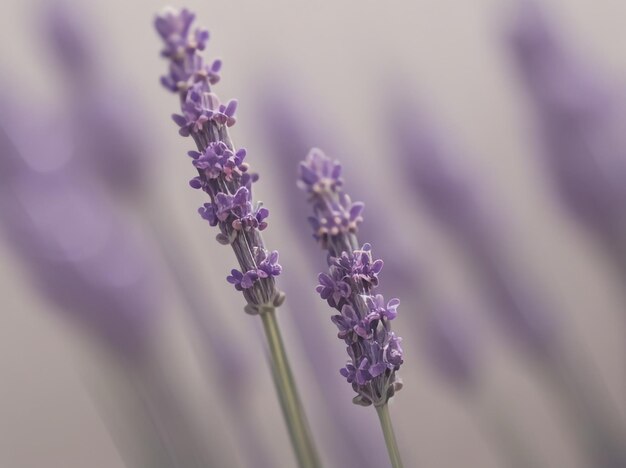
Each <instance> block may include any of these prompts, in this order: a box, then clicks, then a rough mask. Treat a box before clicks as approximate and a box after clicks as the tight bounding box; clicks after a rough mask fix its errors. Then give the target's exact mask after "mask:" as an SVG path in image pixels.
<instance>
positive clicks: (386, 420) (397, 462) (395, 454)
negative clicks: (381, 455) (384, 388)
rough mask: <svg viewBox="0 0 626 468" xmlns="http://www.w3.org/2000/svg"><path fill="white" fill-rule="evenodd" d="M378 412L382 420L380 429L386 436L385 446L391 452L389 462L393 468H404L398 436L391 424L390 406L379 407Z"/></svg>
mask: <svg viewBox="0 0 626 468" xmlns="http://www.w3.org/2000/svg"><path fill="white" fill-rule="evenodd" d="M376 412H377V413H378V419H379V420H380V427H381V429H382V430H383V435H384V436H385V444H386V445H387V452H389V461H390V462H391V466H392V468H402V467H403V466H404V465H402V459H401V458H400V450H398V443H397V442H396V435H395V434H394V432H393V425H392V424H391V416H390V415H389V405H388V404H387V403H385V404H384V405H381V406H377V407H376Z"/></svg>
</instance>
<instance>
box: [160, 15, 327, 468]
mask: <svg viewBox="0 0 626 468" xmlns="http://www.w3.org/2000/svg"><path fill="white" fill-rule="evenodd" d="M193 19H194V15H193V14H192V13H191V12H189V11H188V10H185V9H183V10H181V11H167V12H165V13H164V14H163V15H161V16H159V17H157V19H156V21H155V27H156V29H157V32H158V33H159V35H160V36H161V38H162V39H163V41H164V44H165V47H164V49H163V50H162V56H163V57H165V58H167V59H168V60H169V61H170V69H169V73H168V75H166V76H164V77H163V78H162V80H161V82H162V84H163V85H164V86H165V87H166V88H167V89H169V90H170V91H172V92H174V93H176V94H178V96H179V98H180V102H181V110H182V115H174V116H173V117H174V121H175V122H176V123H177V124H178V125H179V127H180V131H179V133H180V134H181V135H182V136H192V138H193V140H194V141H195V143H196V146H197V148H198V151H190V152H189V156H190V157H191V158H192V160H193V165H194V167H195V168H196V169H197V172H198V176H197V177H195V178H194V179H193V180H192V181H191V186H192V187H193V188H196V189H202V190H203V191H204V192H206V193H207V194H208V195H209V197H210V202H209V203H205V204H204V206H203V207H202V208H200V210H199V212H200V215H201V216H202V218H203V219H205V220H207V221H208V222H209V224H210V225H211V226H218V227H219V230H220V232H219V234H218V235H217V240H218V242H219V243H221V244H223V245H230V246H231V247H232V249H233V251H234V253H235V256H236V258H237V260H238V262H239V266H240V268H241V270H238V269H233V270H232V271H231V274H230V276H228V278H227V281H228V282H229V283H231V284H233V285H234V287H235V288H236V289H237V290H238V291H241V292H242V293H243V295H244V297H245V299H246V302H247V305H246V307H245V310H246V312H247V313H249V314H252V315H261V318H262V320H263V323H264V330H265V332H266V337H267V340H268V343H269V346H270V352H271V356H272V359H273V363H272V365H273V370H274V377H275V379H274V380H275V384H276V387H277V389H278V394H279V398H280V400H281V403H282V408H283V414H284V416H285V420H286V422H287V426H288V428H289V429H290V431H289V433H290V436H291V441H292V444H293V446H294V450H295V452H296V457H297V458H298V462H299V464H300V466H301V467H307V468H313V467H318V466H320V462H319V459H318V456H317V453H316V450H315V447H314V444H313V442H312V438H311V436H310V433H309V428H308V423H307V421H306V417H305V415H304V411H303V408H302V404H301V402H300V398H299V396H298V392H297V390H296V387H295V383H294V380H293V377H292V376H291V370H290V367H289V364H288V360H287V354H286V352H285V349H284V346H283V344H282V340H281V338H280V334H279V333H278V325H277V322H276V319H275V315H274V314H275V309H276V307H278V306H280V305H281V304H282V302H283V301H284V294H283V293H282V292H280V291H279V290H278V289H277V287H276V283H275V277H276V276H278V275H280V273H281V271H282V267H281V266H280V265H279V264H278V252H277V251H273V252H268V251H267V250H266V249H265V246H264V243H263V239H262V237H261V231H262V230H264V229H265V228H266V227H267V221H266V218H267V217H268V216H269V210H267V208H264V207H262V205H261V204H260V203H258V204H256V205H253V202H252V184H253V183H254V182H256V181H257V180H258V176H257V175H256V174H251V173H250V172H248V168H249V167H248V164H247V163H245V162H244V158H245V157H246V151H245V150H244V149H239V150H236V149H235V148H234V145H233V142H232V140H231V138H230V135H229V132H228V127H231V126H232V125H234V124H235V116H234V114H235V110H236V107H237V102H236V101H233V100H231V101H230V102H229V103H228V104H226V105H224V104H220V102H219V100H218V98H217V96H216V95H215V94H214V93H213V92H212V89H211V86H212V85H214V84H215V83H217V82H218V81H219V75H218V72H219V70H220V68H221V61H219V60H215V61H214V62H213V63H212V64H210V65H209V64H205V63H204V60H203V58H202V56H201V55H200V54H199V51H202V50H204V49H205V47H206V43H207V41H208V38H209V33H208V31H206V30H204V29H201V28H198V29H196V30H195V31H194V32H193V35H191V34H190V27H191V23H192V21H193Z"/></svg>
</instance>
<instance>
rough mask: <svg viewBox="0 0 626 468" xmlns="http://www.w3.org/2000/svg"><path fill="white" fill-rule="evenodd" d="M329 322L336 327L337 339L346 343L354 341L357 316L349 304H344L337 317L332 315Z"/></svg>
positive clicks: (357, 323)
mask: <svg viewBox="0 0 626 468" xmlns="http://www.w3.org/2000/svg"><path fill="white" fill-rule="evenodd" d="M330 320H331V321H332V322H333V323H334V324H335V325H337V328H338V329H339V333H338V334H337V337H339V338H340V339H342V340H346V341H348V342H352V341H354V340H353V339H352V338H353V337H354V335H353V333H354V329H355V328H356V327H357V326H358V325H359V316H358V315H357V313H356V312H355V311H354V308H353V307H352V306H351V305H350V304H344V306H343V307H342V308H341V313H340V314H339V315H333V316H332V317H331V318H330Z"/></svg>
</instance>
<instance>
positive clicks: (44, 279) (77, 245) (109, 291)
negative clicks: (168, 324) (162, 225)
mask: <svg viewBox="0 0 626 468" xmlns="http://www.w3.org/2000/svg"><path fill="white" fill-rule="evenodd" d="M1 135H2V138H0V140H1V144H2V151H1V152H0V154H2V158H1V159H2V166H6V168H7V169H10V171H7V172H4V171H3V173H4V176H3V179H4V180H3V183H2V187H1V189H0V190H1V192H2V196H1V197H0V198H1V199H2V202H1V204H0V217H2V219H3V222H2V228H3V231H4V234H5V235H6V237H7V240H9V241H10V243H11V245H12V247H13V248H14V250H15V251H16V252H17V253H19V255H20V257H21V259H22V260H23V261H24V262H25V263H26V265H27V266H28V272H29V274H30V275H31V276H32V278H33V280H34V281H35V282H36V283H37V284H38V286H39V289H40V290H41V291H42V292H44V293H45V295H46V296H47V297H48V298H50V299H51V300H53V301H54V303H56V304H57V305H58V306H59V308H60V310H62V311H67V312H68V313H72V314H73V315H74V316H75V318H76V319H77V320H78V321H79V322H80V323H81V324H83V325H84V326H87V327H88V328H89V329H90V331H91V332H92V333H93V334H94V335H96V336H98V337H100V338H102V339H104V340H105V341H106V342H107V343H108V344H109V345H110V348H111V349H112V350H115V351H120V352H127V353H128V352H131V351H132V353H133V354H134V352H135V351H139V349H141V348H142V347H143V346H144V345H145V338H146V336H147V335H149V331H150V329H151V328H152V326H151V325H152V323H153V322H154V321H155V318H156V316H157V315H159V307H158V303H159V298H158V295H156V294H155V293H154V291H155V290H158V288H155V287H154V280H155V277H154V274H153V271H155V268H154V265H153V264H152V262H151V261H150V260H149V259H150V256H149V252H148V250H147V249H146V247H145V246H144V245H143V244H142V242H141V240H140V239H139V238H138V237H137V235H136V233H135V232H134V231H133V230H132V229H128V227H126V226H125V225H124V224H123V223H122V222H121V219H119V216H117V215H116V214H115V211H114V209H113V208H112V206H111V205H110V203H109V201H108V200H107V198H106V197H105V196H104V195H103V193H102V192H101V191H100V190H99V189H98V187H97V185H96V184H93V182H90V181H87V180H85V179H83V178H81V177H77V175H76V174H75V173H73V172H71V171H69V172H68V171H67V170H64V169H63V168H62V169H59V170H57V171H53V172H50V173H40V172H37V171H34V170H33V169H31V168H30V167H29V166H28V165H27V164H26V162H25V161H24V159H22V158H21V156H20V154H19V151H18V149H17V148H16V146H15V145H14V144H13V143H12V141H11V140H10V138H9V137H8V135H7V134H6V133H5V132H4V130H2V132H1ZM31 138H32V135H31Z"/></svg>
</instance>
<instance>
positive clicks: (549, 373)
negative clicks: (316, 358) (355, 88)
mask: <svg viewBox="0 0 626 468" xmlns="http://www.w3.org/2000/svg"><path fill="white" fill-rule="evenodd" d="M402 109H403V112H402V113H400V112H398V113H396V114H395V115H396V117H397V120H396V121H395V122H394V125H393V131H394V133H393V136H394V137H395V138H394V141H396V143H397V144H398V146H399V149H400V151H399V155H400V157H401V158H402V162H403V164H404V165H405V167H406V170H405V174H406V176H407V178H408V180H409V181H411V182H412V184H409V186H411V187H412V188H414V190H415V191H416V192H417V194H418V195H419V196H421V198H422V199H423V201H424V202H425V205H426V206H427V207H428V208H429V209H430V211H431V212H432V214H433V216H435V217H436V218H437V219H438V220H439V221H440V222H441V223H442V225H444V226H445V228H446V229H447V230H448V231H449V232H450V234H451V235H452V236H454V238H455V239H456V240H457V241H458V242H459V243H460V244H461V245H462V246H463V247H464V248H465V250H466V252H467V254H468V256H469V258H470V259H471V260H472V262H473V264H474V266H475V267H476V269H477V270H478V272H479V273H480V276H479V280H480V281H481V283H482V286H483V288H484V291H485V295H486V296H487V298H488V299H489V300H490V302H491V303H492V305H493V307H492V309H493V311H494V312H496V313H497V317H498V318H499V319H500V320H501V322H502V323H503V325H504V326H505V329H506V331H507V332H509V333H510V334H511V335H512V336H513V337H515V338H516V339H517V340H518V342H519V343H520V344H522V346H523V347H524V350H525V351H526V352H527V353H528V354H529V355H530V356H531V357H533V358H535V362H536V363H537V364H538V365H539V369H540V370H541V371H543V372H544V373H543V374H542V375H543V376H544V377H545V378H546V382H547V383H548V384H550V385H554V389H555V390H556V391H557V392H558V394H559V398H561V397H563V400H564V401H565V400H567V404H568V405H570V406H569V407H568V410H571V412H572V414H574V415H575V416H576V417H579V418H580V420H581V421H582V424H583V425H584V426H585V427H589V428H591V427H593V428H594V429H593V431H590V432H591V433H590V432H587V433H586V434H585V439H586V440H585V442H586V443H588V444H589V447H588V448H589V450H590V453H591V456H592V457H593V460H595V462H596V463H600V465H599V466H607V467H608V466H611V467H613V466H621V465H619V463H622V462H623V461H624V460H625V458H624V457H625V456H626V454H625V453H624V451H623V449H622V448H620V445H619V438H620V434H621V433H622V429H621V428H620V427H619V426H620V425H619V423H616V421H615V418H614V417H613V416H612V415H611V409H610V406H611V405H610V404H607V402H608V401H609V399H608V398H607V397H606V396H605V395H606V393H605V391H604V389H602V388H594V385H593V382H594V381H597V379H594V378H591V377H589V375H593V372H590V373H589V369H585V366H584V365H582V363H583V362H584V361H585V360H586V359H585V358H581V356H580V354H581V351H580V350H579V349H565V344H566V343H565V342H564V340H563V339H562V329H561V328H560V327H558V323H557V320H556V317H555V315H554V313H553V311H552V309H548V308H546V307H545V304H544V303H543V302H542V301H541V298H542V296H541V295H540V294H539V293H538V292H537V290H535V289H533V288H531V285H529V284H528V281H527V279H526V278H524V277H520V276H519V275H517V274H516V271H515V270H514V269H513V267H512V266H511V264H510V262H509V258H508V256H507V251H506V245H505V243H504V241H505V239H506V237H505V236H504V235H503V232H502V230H501V225H503V223H498V222H496V221H497V220H498V219H500V218H499V217H498V216H497V214H496V213H495V212H494V211H493V210H491V209H490V208H491V207H489V206H487V205H486V203H484V199H483V198H482V194H481V193H480V191H479V189H478V187H479V184H478V183H477V182H476V181H473V180H472V179H471V178H470V177H468V176H467V175H466V174H464V171H463V170H462V169H461V167H460V166H459V165H458V164H457V165H454V162H453V161H454V159H453V154H452V153H451V152H450V151H449V150H448V149H447V148H446V146H445V144H444V143H443V142H444V141H445V140H444V139H443V138H440V137H438V135H437V133H436V132H434V131H433V130H432V129H431V128H430V126H429V125H428V124H427V123H426V122H425V121H424V119H423V117H421V116H419V115H418V114H417V113H416V111H415V109H414V108H413V107H412V105H411V104H408V103H407V100H406V99H403V100H402ZM575 354H576V355H577V356H578V357H577V358H576V359H574V358H572V357H571V356H573V355H575ZM572 362H576V363H577V364H576V366H573V365H572ZM565 397H566V398H565ZM614 463H618V464H614Z"/></svg>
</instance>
